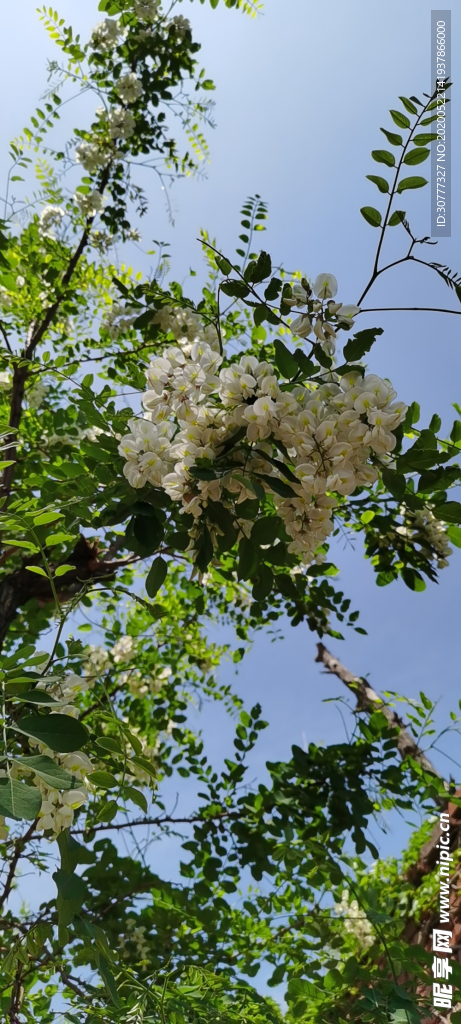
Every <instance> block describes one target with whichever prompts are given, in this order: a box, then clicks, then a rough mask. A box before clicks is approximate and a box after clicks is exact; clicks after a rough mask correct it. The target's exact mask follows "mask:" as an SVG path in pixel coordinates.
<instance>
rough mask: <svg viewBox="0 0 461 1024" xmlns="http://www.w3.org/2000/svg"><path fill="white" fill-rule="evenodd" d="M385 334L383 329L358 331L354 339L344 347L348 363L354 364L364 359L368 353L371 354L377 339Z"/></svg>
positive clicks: (372, 328)
mask: <svg viewBox="0 0 461 1024" xmlns="http://www.w3.org/2000/svg"><path fill="white" fill-rule="evenodd" d="M381 334H383V328H382V327H367V328H365V330H363V331H357V333H356V334H355V335H354V337H353V338H351V339H350V341H348V342H347V345H345V346H344V349H343V355H344V358H345V360H346V362H348V363H354V362H355V361H356V359H362V357H363V356H364V355H365V353H366V352H369V351H370V349H371V347H372V345H374V343H375V341H376V338H377V337H378V336H379V335H381Z"/></svg>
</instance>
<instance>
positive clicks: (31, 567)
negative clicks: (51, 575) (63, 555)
mask: <svg viewBox="0 0 461 1024" xmlns="http://www.w3.org/2000/svg"><path fill="white" fill-rule="evenodd" d="M25 568H26V569H27V572H34V573H35V574H36V576H45V577H46V578H47V579H48V575H47V573H46V572H45V570H44V569H41V568H40V566H39V565H26V566H25Z"/></svg>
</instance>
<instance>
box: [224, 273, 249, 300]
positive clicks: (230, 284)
mask: <svg viewBox="0 0 461 1024" xmlns="http://www.w3.org/2000/svg"><path fill="white" fill-rule="evenodd" d="M221 291H222V292H224V294H225V295H230V296H231V298H236V299H245V298H246V297H247V295H249V294H250V289H249V287H248V285H246V284H244V282H243V281H237V280H236V279H235V278H233V279H232V280H231V281H225V282H224V284H222V285H221Z"/></svg>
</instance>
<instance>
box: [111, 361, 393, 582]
mask: <svg viewBox="0 0 461 1024" xmlns="http://www.w3.org/2000/svg"><path fill="white" fill-rule="evenodd" d="M221 363H222V357H221V356H220V355H219V354H218V353H216V352H215V351H213V350H212V349H211V348H210V346H209V345H207V344H205V343H200V342H195V343H193V344H192V346H191V349H190V354H189V356H186V354H185V352H184V351H182V350H181V349H179V348H176V347H172V348H168V349H166V351H165V353H164V355H162V356H159V357H157V358H156V359H154V360H153V361H152V363H151V364H150V366H149V369H148V370H147V371H146V377H147V381H148V385H149V389H148V391H147V392H146V393H145V394H144V396H143V405H144V408H145V410H146V415H145V417H144V419H132V420H130V422H129V424H128V426H129V428H130V433H129V434H127V435H126V436H125V437H123V438H122V440H121V443H120V446H119V452H120V454H121V455H123V456H124V457H125V459H126V463H125V466H124V474H125V476H126V478H127V479H128V481H129V483H130V484H131V485H132V487H136V488H139V487H143V486H144V484H145V483H147V482H148V481H149V482H150V483H151V484H153V485H154V486H155V487H162V488H163V489H164V490H165V491H166V492H167V494H169V496H170V497H171V498H173V499H174V500H175V501H177V502H180V503H181V505H182V511H184V512H189V513H192V515H193V516H194V517H197V518H198V517H199V516H201V514H202V512H203V509H204V508H205V507H206V504H207V502H208V500H209V499H211V500H212V501H215V502H216V501H219V502H221V503H223V504H224V505H225V506H227V507H229V508H232V507H233V506H235V510H234V515H236V516H237V517H238V505H239V503H240V502H242V501H244V500H245V499H246V498H253V497H254V492H253V490H252V489H251V488H250V483H249V479H248V478H250V480H251V477H252V475H253V474H254V475H255V476H254V479H255V480H257V481H258V483H259V484H260V486H263V488H264V490H265V491H266V492H268V493H269V494H271V495H272V498H273V501H274V504H275V506H276V508H277V511H278V515H279V516H280V517H281V518H282V519H283V522H284V525H285V529H286V531H287V533H288V534H289V536H290V538H291V542H290V544H289V551H291V552H292V553H294V554H297V555H300V556H301V558H302V560H303V561H304V562H305V563H306V564H309V563H310V562H311V561H312V559H313V558H314V557H315V551H316V548H317V547H318V546H319V545H320V544H322V543H323V542H324V541H325V539H326V537H327V536H328V535H329V534H330V533H331V531H332V529H333V523H332V512H333V509H334V508H335V506H336V504H337V501H336V499H335V497H334V496H333V493H332V492H337V493H339V494H341V495H348V494H351V493H352V492H353V491H354V490H355V488H356V487H357V486H359V485H367V484H372V483H374V481H375V480H376V479H377V477H378V470H377V468H376V466H375V465H374V464H373V462H374V461H376V459H375V457H376V456H383V455H387V454H389V453H390V452H392V450H393V449H394V447H395V445H396V438H395V435H394V434H393V433H392V431H393V430H395V428H396V427H397V426H398V425H399V423H401V421H402V420H403V419H404V417H405V413H406V408H407V407H406V406H405V405H404V404H403V403H402V402H394V399H395V397H396V395H395V392H394V391H393V389H392V385H391V384H390V383H389V382H388V381H385V380H382V379H381V378H380V377H377V376H375V375H374V374H367V375H366V376H365V377H363V378H362V376H361V374H360V372H358V371H353V372H350V373H348V374H345V375H344V376H343V377H341V379H339V378H338V377H337V376H336V375H335V374H329V377H330V381H329V383H327V384H322V385H321V386H319V387H317V386H314V385H312V386H310V387H309V386H307V387H306V386H304V385H298V386H296V387H294V388H293V390H288V391H285V390H282V389H281V387H280V384H279V380H278V378H277V376H276V373H275V368H274V366H272V365H271V364H270V363H267V362H261V363H260V362H258V360H257V359H256V358H255V357H254V356H245V355H244V356H242V357H241V359H240V361H239V362H238V363H232V364H231V365H230V366H227V367H225V368H224V369H221V370H219V367H220V365H221ZM241 428H244V431H245V442H246V448H245V450H242V448H241V447H240V449H239V450H237V451H236V452H234V454H233V455H232V467H231V468H229V462H227V467H225V468H224V469H223V470H219V464H218V466H217V471H218V472H217V477H216V479H211V480H198V479H196V478H194V476H193V474H191V469H192V468H193V467H194V466H195V464H196V462H197V459H203V458H205V459H209V460H210V462H215V460H216V459H217V458H218V457H219V455H220V453H221V451H222V448H223V445H224V444H225V443H226V442H227V441H228V440H229V438H230V437H232V435H234V434H236V433H237V431H239V430H241ZM280 442H281V445H280ZM278 443H279V447H278V448H277V444H278ZM274 445H275V449H274ZM284 449H286V450H287V452H288V460H287V459H286V458H285V456H284V455H282V454H281V451H282V452H283V450H284ZM274 455H275V457H276V458H277V459H278V460H279V462H280V461H289V462H290V464H291V466H292V470H291V473H293V474H294V476H295V478H296V479H295V480H294V481H293V482H290V484H289V486H290V487H291V488H292V491H293V494H292V496H290V497H281V496H280V494H279V493H277V481H279V482H280V483H279V487H278V490H280V487H281V482H282V481H283V482H284V483H285V486H286V476H285V475H284V474H283V471H280V470H279V469H278V468H277V467H274V465H273V462H271V461H270V459H273V458H274ZM265 456H269V459H266V457H265ZM219 474H220V475H219ZM269 478H272V480H273V481H274V487H272V486H271V480H270V479H269ZM237 523H238V525H239V526H240V528H242V523H240V522H239V520H238V518H237Z"/></svg>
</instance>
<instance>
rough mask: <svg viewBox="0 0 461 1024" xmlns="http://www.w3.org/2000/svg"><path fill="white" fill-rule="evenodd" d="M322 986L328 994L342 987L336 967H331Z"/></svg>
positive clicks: (340, 976)
mask: <svg viewBox="0 0 461 1024" xmlns="http://www.w3.org/2000/svg"><path fill="white" fill-rule="evenodd" d="M323 984H324V986H325V988H326V989H327V991H328V992H330V991H332V990H333V989H335V988H341V987H342V986H343V984H344V981H343V977H342V974H341V973H340V971H338V969H337V967H332V968H331V970H329V971H327V973H326V974H325V976H324V979H323Z"/></svg>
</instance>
